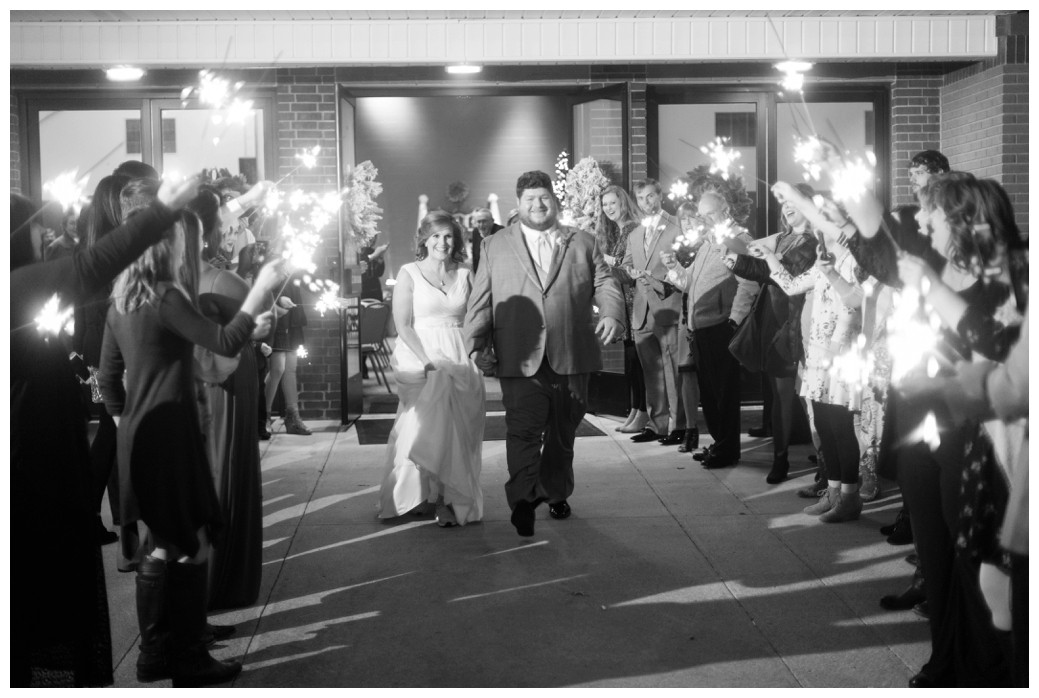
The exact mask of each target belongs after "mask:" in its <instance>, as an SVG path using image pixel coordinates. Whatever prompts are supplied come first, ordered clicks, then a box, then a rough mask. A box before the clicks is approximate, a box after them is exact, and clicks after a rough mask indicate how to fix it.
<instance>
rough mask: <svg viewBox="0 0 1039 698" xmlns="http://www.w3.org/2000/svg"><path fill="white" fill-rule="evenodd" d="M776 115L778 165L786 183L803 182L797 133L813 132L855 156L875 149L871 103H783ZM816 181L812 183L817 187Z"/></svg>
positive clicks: (806, 134)
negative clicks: (796, 149) (796, 155)
mask: <svg viewBox="0 0 1039 698" xmlns="http://www.w3.org/2000/svg"><path fill="white" fill-rule="evenodd" d="M777 107H778V112H777V114H776V131H777V140H776V150H777V152H776V158H777V159H776V167H777V170H776V171H777V173H778V176H779V179H780V180H782V181H784V182H791V183H796V182H802V181H804V177H803V176H802V171H803V170H802V168H801V166H800V165H798V164H797V163H796V162H794V142H795V138H797V137H798V136H801V137H807V136H810V135H813V129H814V133H815V134H817V135H818V136H820V137H822V138H825V139H827V140H829V141H831V142H832V143H834V144H835V145H837V146H838V147H839V148H841V149H842V150H847V151H851V154H852V156H854V157H864V156H865V154H866V153H867V152H869V153H872V152H873V146H874V144H875V142H876V125H875V121H874V113H873V103H872V102H809V103H808V104H807V110H808V111H807V112H806V105H805V104H803V103H781V104H779V105H777ZM815 184H816V183H815V182H812V185H813V186H815Z"/></svg>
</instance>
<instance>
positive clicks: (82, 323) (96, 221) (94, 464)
mask: <svg viewBox="0 0 1039 698" xmlns="http://www.w3.org/2000/svg"><path fill="white" fill-rule="evenodd" d="M129 181H130V180H129V178H127V177H123V176H119V175H109V176H107V177H102V178H101V180H100V181H99V182H98V183H97V187H95V188H94V196H93V199H92V200H91V204H90V207H89V208H88V209H87V232H86V235H85V237H84V240H83V245H84V246H85V247H86V248H88V249H89V248H91V247H93V246H94V245H96V244H97V243H98V242H100V241H101V239H102V238H103V237H105V236H106V235H107V234H108V233H110V232H112V231H113V230H115V229H116V228H117V227H119V224H120V223H121V222H122V220H123V216H122V212H121V210H120V207H119V192H120V191H122V189H123V186H124V185H126V183H127V182H129ZM111 292H112V288H111V285H108V286H106V287H104V288H102V289H99V290H98V291H97V292H96V293H94V294H93V295H92V296H90V297H89V298H85V299H84V300H83V302H81V303H77V304H76V332H75V337H74V338H73V347H74V348H75V350H76V353H78V354H81V355H82V356H83V362H84V363H85V364H86V365H87V366H90V367H93V368H94V369H96V368H97V367H98V366H100V365H101V338H102V337H103V336H104V333H105V316H106V315H108V296H109V295H110V294H111ZM98 407H99V409H98V419H97V433H95V434H94V440H93V441H92V442H91V443H90V472H91V473H92V475H93V478H94V493H95V501H96V502H97V506H96V509H97V512H98V514H97V519H96V523H95V528H96V530H97V535H98V540H99V541H100V542H102V543H105V544H107V543H114V542H115V541H116V540H118V536H117V535H116V534H115V533H112V532H111V531H108V530H107V529H105V527H104V524H102V523H101V503H102V502H103V501H104V499H105V489H106V488H107V489H108V505H109V507H110V508H111V511H112V523H113V524H114V525H116V526H120V525H121V522H120V520H119V478H118V477H112V473H113V472H115V422H113V421H112V417H111V415H109V414H108V412H107V411H106V410H105V407H104V405H103V404H101V405H99V406H98ZM128 533H129V535H124V536H123V537H124V539H128V540H126V543H127V545H126V546H120V547H121V551H120V552H121V558H120V562H118V563H117V565H118V566H119V569H120V570H123V569H125V571H127V572H131V571H133V564H134V563H133V562H132V560H133V557H134V554H135V553H136V550H137V535H136V533H135V532H128Z"/></svg>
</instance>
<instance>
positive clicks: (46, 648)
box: [10, 183, 195, 687]
mask: <svg viewBox="0 0 1039 698" xmlns="http://www.w3.org/2000/svg"><path fill="white" fill-rule="evenodd" d="M194 189H195V185H194V183H186V184H184V185H182V186H180V187H172V186H166V187H164V188H163V189H161V190H160V193H159V201H158V202H157V203H155V204H154V205H153V206H152V207H151V208H150V209H149V210H148V211H145V212H143V213H141V214H140V215H139V216H137V217H136V218H135V219H134V220H133V221H130V222H128V223H126V224H124V225H122V226H119V227H118V228H116V229H115V230H112V231H110V232H109V233H108V234H107V235H105V236H104V238H103V239H101V240H99V241H98V242H97V244H96V245H93V246H91V247H81V248H77V249H75V250H73V252H72V254H71V255H70V256H68V257H63V258H61V259H57V260H54V261H51V262H45V263H41V264H33V263H32V262H33V253H32V248H31V246H30V242H29V241H30V240H31V230H30V229H31V227H32V226H33V225H34V224H35V221H34V218H35V214H36V208H35V206H34V205H33V204H32V202H30V201H29V200H28V199H25V198H23V197H20V196H15V195H12V197H11V231H12V234H11V297H12V298H11V354H10V361H11V363H10V367H11V498H10V503H11V511H10V521H11V556H10V569H11V577H10V579H11V599H13V600H14V603H12V605H11V627H10V631H11V639H12V642H11V684H12V685H13V686H19V687H22V686H51V687H59V686H102V685H107V684H111V683H112V660H111V637H110V630H109V624H108V605H107V601H106V592H105V582H104V579H105V575H104V569H103V565H102V559H101V552H100V549H99V548H98V541H97V540H96V533H95V528H94V522H95V521H96V516H97V513H96V506H95V501H96V500H95V497H94V493H93V492H92V488H91V486H90V482H89V475H88V474H89V470H90V466H89V464H90V455H89V450H88V449H89V444H88V441H87V429H86V422H85V421H84V419H83V413H82V403H81V396H80V394H79V385H78V384H77V381H76V377H75V375H74V373H73V370H72V363H71V362H70V361H69V354H68V349H67V345H66V344H65V343H64V342H63V341H62V340H63V337H61V334H62V332H63V330H62V329H61V328H60V325H61V322H60V321H59V322H58V323H57V326H52V323H51V322H50V321H52V320H55V319H56V318H55V317H53V316H52V314H49V313H47V306H48V305H49V303H47V300H48V298H50V299H51V300H52V301H54V302H55V304H56V303H57V302H62V303H82V302H83V301H84V300H85V299H87V298H90V297H91V296H92V295H93V294H94V293H96V292H98V291H99V290H101V289H104V288H105V287H106V286H107V285H108V283H109V282H110V281H111V280H112V279H113V278H114V277H115V275H116V274H117V273H119V271H120V270H121V269H123V268H124V267H125V266H126V265H128V264H130V263H131V262H133V260H134V259H136V258H137V257H138V256H139V255H140V254H141V253H142V252H144V251H145V250H146V249H147V248H148V247H149V246H150V245H153V244H155V243H156V242H159V241H160V240H161V239H162V236H163V233H164V231H165V230H166V229H167V228H168V227H169V226H170V225H171V224H172V223H173V221H174V218H175V216H174V213H173V210H172V209H178V208H180V207H181V206H182V205H184V204H185V203H186V202H187V201H188V200H189V199H190V198H191V196H193V195H194ZM41 308H43V311H42V312H41ZM34 314H36V316H35V318H34ZM51 541H60V545H59V547H58V548H57V549H56V548H55V547H54V546H53V545H49V544H45V543H44V542H51ZM31 599H38V600H40V601H41V603H29V602H28V601H29V600H31Z"/></svg>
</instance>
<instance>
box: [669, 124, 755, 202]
mask: <svg viewBox="0 0 1039 698" xmlns="http://www.w3.org/2000/svg"><path fill="white" fill-rule="evenodd" d="M728 142H729V139H728V138H727V137H725V138H723V137H721V136H717V137H716V138H715V139H714V140H713V141H711V142H710V143H708V144H707V145H705V146H702V147H701V148H700V152H702V153H703V154H704V155H706V156H707V157H709V158H710V159H711V167H710V173H711V174H714V173H715V172H717V173H719V174H721V176H722V179H726V180H727V179H728V178H729V175H730V174H731V171H732V169H733V167H734V166H735V165H736V161H737V160H739V159H740V151H738V150H736V149H734V148H726V147H725V146H726V144H727V143H728ZM739 169H743V168H742V166H740V167H739ZM672 189H673V188H672Z"/></svg>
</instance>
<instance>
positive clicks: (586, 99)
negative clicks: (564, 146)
mask: <svg viewBox="0 0 1039 698" xmlns="http://www.w3.org/2000/svg"><path fill="white" fill-rule="evenodd" d="M569 101H570V109H571V132H572V133H571V144H570V156H571V157H570V166H571V167H573V166H574V165H576V164H577V163H578V162H580V161H581V160H583V159H584V158H586V157H593V158H595V161H596V162H597V163H598V164H599V168H600V169H602V171H603V173H604V174H605V175H606V176H607V177H609V179H610V181H611V182H613V183H614V184H617V185H619V186H622V187H627V185H628V158H627V152H628V88H627V85H614V86H612V87H605V88H602V89H599V90H587V91H585V92H582V93H580V94H578V95H572V96H571V97H570V99H569Z"/></svg>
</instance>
